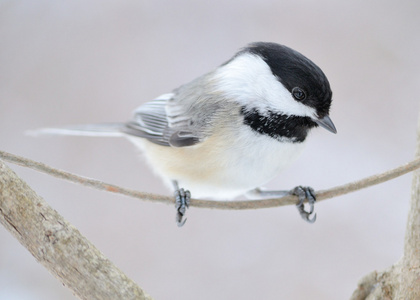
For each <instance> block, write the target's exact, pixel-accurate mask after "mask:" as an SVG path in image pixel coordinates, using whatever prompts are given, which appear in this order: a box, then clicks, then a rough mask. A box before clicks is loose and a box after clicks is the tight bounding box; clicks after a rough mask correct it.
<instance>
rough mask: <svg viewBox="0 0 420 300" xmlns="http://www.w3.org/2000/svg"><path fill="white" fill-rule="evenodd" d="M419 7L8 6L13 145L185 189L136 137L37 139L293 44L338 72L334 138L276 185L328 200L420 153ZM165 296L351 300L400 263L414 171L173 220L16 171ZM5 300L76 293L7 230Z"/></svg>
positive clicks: (89, 172) (0, 293) (3, 93)
mask: <svg viewBox="0 0 420 300" xmlns="http://www.w3.org/2000/svg"><path fill="white" fill-rule="evenodd" d="M419 9H420V2H419V1H408V0H403V1H379V0H376V1H362V0H358V1H333V0H320V1H310V0H307V1H295V0H293V1H292V0H290V1H274V0H273V1H269V0H265V1H250V0H248V1H208V2H198V1H170V0H167V1H139V0H137V1H134V0H131V1H130V0H125V1H94V0H89V1H80V0H79V1H77V0H76V1H60V0H59V1H42V0H40V1H18V0H14V1H11V0H10V1H9V0H0V108H1V110H0V116H1V118H0V140H1V142H0V145H1V147H0V149H1V150H3V151H8V152H12V153H15V154H18V155H22V156H25V157H28V158H31V159H34V160H37V161H41V162H44V163H46V164H49V165H51V166H54V167H57V168H60V169H64V170H67V171H70V172H74V173H77V174H80V175H83V176H88V177H92V178H97V179H101V180H104V181H107V182H111V183H114V184H119V185H122V186H125V187H129V188H133V189H137V190H141V191H147V192H153V193H159V194H167V195H169V194H171V192H170V191H168V190H166V189H165V188H164V187H163V185H162V184H161V182H160V181H159V180H158V179H157V178H155V177H154V176H153V174H152V172H151V171H150V170H149V169H148V168H147V167H146V166H145V164H144V163H143V162H142V160H141V159H140V160H139V159H138V153H137V151H136V150H135V149H134V148H133V146H132V145H131V144H130V143H129V142H127V141H125V140H123V139H121V140H120V139H113V138H96V139H93V138H81V137H79V138H78V137H53V138H51V137H50V138H37V139H35V138H32V137H28V136H25V135H24V131H26V130H29V129H34V128H39V127H46V126H54V125H55V126H58V125H67V124H78V123H89V122H106V121H126V120H128V119H129V118H130V116H131V112H132V110H133V109H134V108H135V107H137V106H138V105H140V104H141V103H144V102H146V101H148V100H151V99H153V98H154V97H156V96H158V95H160V94H163V93H166V92H168V91H171V90H172V89H173V88H176V87H177V86H179V85H181V84H183V83H185V82H187V81H189V80H191V79H193V78H195V77H197V76H199V75H201V74H203V73H205V72H207V71H209V70H211V69H213V68H215V67H217V66H218V65H219V64H221V63H223V62H224V61H226V60H227V59H229V58H230V57H231V56H232V55H233V54H234V53H235V52H236V51H237V50H238V49H239V48H241V47H243V46H244V45H246V44H247V43H249V42H252V41H272V42H278V43H282V44H285V45H288V46H290V47H292V48H295V49H296V50H298V51H300V52H302V53H303V54H304V55H306V56H308V57H309V58H310V59H312V60H313V61H314V62H315V63H316V64H318V65H319V66H320V67H321V68H322V69H323V70H324V72H325V73H326V74H327V76H328V78H329V80H330V83H331V86H332V89H333V92H334V101H333V105H332V111H331V114H330V115H331V117H332V119H333V121H334V123H335V125H336V127H337V129H338V134H337V135H333V134H330V133H328V132H327V131H325V130H314V131H313V133H312V134H311V137H310V139H309V142H308V145H307V148H306V151H305V152H304V154H303V155H302V157H301V158H300V159H299V160H298V161H297V163H295V164H294V165H293V167H291V168H290V169H288V170H287V171H286V172H284V173H283V174H279V177H278V178H277V179H276V180H274V181H273V182H271V183H270V184H269V185H268V187H271V188H280V189H288V188H292V187H294V186H296V185H300V184H303V185H311V186H313V187H314V188H315V189H325V188H328V187H332V186H335V185H339V184H343V183H346V182H348V181H352V180H356V179H359V178H362V177H365V176H368V175H371V174H374V173H378V172H382V171H385V170H387V169H390V168H393V167H395V166H397V165H400V164H402V163H405V162H407V161H409V160H411V159H412V157H413V154H414V147H415V139H416V124H417V116H418V111H419V99H420V96H419V93H418V90H419V89H418V87H419V86H420V76H419V72H418V70H419V67H420V59H419V58H418V53H420V51H419V50H420V35H419V29H420V10H419ZM12 167H13V169H14V170H15V171H16V172H17V173H18V175H20V176H21V177H22V178H23V179H25V180H26V181H27V182H28V183H29V184H30V185H31V186H32V188H33V189H34V190H35V191H36V192H37V193H38V194H40V195H41V196H42V197H44V199H45V200H46V201H47V202H48V203H49V204H50V205H51V206H52V207H53V208H55V209H56V210H57V211H58V212H60V213H61V214H62V215H63V216H64V217H65V218H66V219H67V220H69V221H70V222H71V223H72V224H74V225H75V226H76V227H77V228H78V229H79V230H80V231H81V232H82V233H83V234H84V235H85V236H86V237H87V238H88V239H90V240H91V241H92V242H93V243H94V244H95V245H96V246H97V247H98V248H99V249H100V250H101V251H102V252H103V253H104V254H105V255H106V256H107V257H109V258H110V259H111V260H112V261H113V262H114V263H115V264H116V265H117V266H118V267H120V268H121V269H122V270H123V271H124V272H126V274H127V275H128V276H129V277H131V278H132V279H133V280H134V281H136V282H137V283H138V284H139V285H140V286H141V287H142V288H144V289H145V291H146V292H147V293H149V294H150V295H152V296H153V297H154V298H155V299H160V300H162V299H163V300H164V299H188V300H195V299H200V300H207V299H322V300H328V299H331V300H333V299H347V298H349V297H350V295H351V293H352V292H353V290H354V289H355V288H356V284H357V281H358V280H359V279H360V278H361V277H362V276H364V275H365V274H366V273H368V272H370V271H373V270H375V269H376V270H382V269H384V268H386V267H388V266H390V265H391V264H393V263H394V262H395V261H396V260H398V259H399V258H400V256H401V254H402V248H403V238H404V231H405V222H406V216H407V211H408V201H409V197H410V183H411V175H405V176H403V177H401V178H398V179H396V180H393V181H391V182H387V183H385V184H382V185H380V186H376V187H373V188H369V189H366V190H363V191H360V192H357V193H353V194H350V195H347V196H344V197H339V198H336V199H332V200H328V201H325V202H322V203H319V204H318V205H317V206H316V211H317V214H318V220H317V222H316V223H315V224H314V225H309V224H307V223H305V222H303V221H302V220H301V218H300V217H299V215H298V213H297V212H296V209H295V208H294V207H285V208H275V209H265V210H257V211H217V210H204V209H195V208H191V209H190V210H189V211H188V222H187V224H186V225H185V226H184V227H183V228H181V229H179V228H177V227H176V225H175V222H174V209H173V207H171V206H165V205H161V204H153V203H143V202H140V201H138V200H134V199H130V198H127V197H123V196H118V195H114V194H110V193H105V192H99V191H96V190H92V189H89V188H85V187H82V186H79V185H74V184H70V183H68V182H64V181H61V180H58V179H56V178H52V177H50V176H47V175H44V174H41V173H37V172H35V171H32V170H28V169H25V168H20V167H16V166H12ZM0 299H6V300H9V299H12V300H14V299H19V300H26V299H28V300H29V299H30V300H32V299H64V300H67V299H75V297H74V296H73V295H72V294H71V292H70V291H69V290H67V289H66V288H65V287H63V286H62V285H61V284H60V283H59V282H58V281H57V280H56V279H55V278H53V276H52V275H50V274H49V273H48V272H47V271H46V270H45V269H44V268H43V267H42V266H41V265H40V264H38V263H37V262H36V261H35V259H34V258H33V257H32V256H31V255H30V254H29V253H28V252H27V251H26V250H25V249H24V248H23V247H22V246H20V244H19V243H18V242H17V241H16V240H15V239H14V238H13V237H12V236H11V234H9V233H8V232H7V231H6V230H5V229H4V228H3V227H0Z"/></svg>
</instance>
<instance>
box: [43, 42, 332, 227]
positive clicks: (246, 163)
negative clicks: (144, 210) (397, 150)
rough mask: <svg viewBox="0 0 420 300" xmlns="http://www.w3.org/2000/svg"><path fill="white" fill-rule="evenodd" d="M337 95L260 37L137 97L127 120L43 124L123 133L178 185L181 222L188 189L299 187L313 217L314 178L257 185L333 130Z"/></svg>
mask: <svg viewBox="0 0 420 300" xmlns="http://www.w3.org/2000/svg"><path fill="white" fill-rule="evenodd" d="M331 103H332V90H331V87H330V84H329V81H328V79H327V77H326V75H325V74H324V72H323V71H322V70H321V69H320V68H319V67H318V66H317V65H316V64H315V63H313V62H312V61H311V60H310V59H308V58H307V57H305V56H304V55H303V54H301V53H300V52H298V51H296V50H293V49H292V48H289V47H287V46H284V45H281V44H278V43H272V42H254V43H250V44H248V45H246V46H245V47H243V48H242V49H240V50H239V51H238V52H237V53H236V54H235V55H234V56H233V57H232V58H230V59H229V60H227V61H226V62H225V63H223V64H222V65H220V66H219V67H217V68H215V69H213V70H212V71H210V72H208V73H206V74H204V75H202V76H200V77H198V78H196V79H194V80H192V81H191V82H189V83H186V84H184V85H181V86H180V87H178V88H176V89H174V90H173V91H172V92H170V93H167V94H163V95H161V96H159V97H157V98H156V99H154V100H151V101H149V102H146V103H144V104H142V105H140V106H139V107H138V108H137V109H135V110H134V113H133V116H132V118H131V120H129V121H128V122H120V123H99V124H85V125H70V126H66V127H60V128H44V129H40V130H37V133H38V134H64V135H85V136H117V137H125V138H127V139H128V140H129V141H130V142H132V143H133V144H134V145H135V146H136V147H137V148H139V149H140V150H141V151H142V152H143V154H144V156H145V158H146V161H147V162H148V164H149V165H150V167H151V169H152V170H154V172H155V173H156V174H157V175H159V176H160V177H161V178H162V179H163V181H164V182H165V183H166V185H168V186H170V187H173V189H174V194H175V205H176V222H177V224H178V226H182V225H184V223H185V221H186V219H185V218H184V216H185V213H186V209H187V208H188V206H189V204H190V199H191V195H193V196H194V197H195V198H207V199H213V200H221V199H225V200H226V199H235V198H237V197H238V196H241V195H245V196H246V197H248V198H253V199H255V198H258V199H260V198H267V197H282V196H285V195H290V194H293V195H297V196H298V198H299V202H298V204H297V207H298V211H299V213H300V215H301V216H302V218H303V219H304V220H306V221H308V222H310V223H313V222H314V221H315V220H316V214H315V215H313V212H314V203H315V201H316V197H315V196H316V195H315V192H314V190H313V189H312V188H311V187H304V186H297V187H295V188H293V189H291V190H285V191H266V190H264V189H262V188H261V187H262V186H263V185H264V184H266V183H267V182H269V181H270V180H272V179H273V178H274V177H276V176H277V175H278V174H279V173H280V172H281V171H282V170H283V169H284V168H285V167H287V166H289V165H290V164H291V163H292V162H294V161H295V160H296V159H297V157H298V156H299V155H300V154H301V152H302V150H303V148H304V145H305V142H306V140H307V137H308V134H309V132H310V131H311V129H313V128H315V127H318V126H319V127H322V128H324V129H326V130H328V131H330V132H332V133H337V130H336V128H335V125H334V123H333V122H332V120H331V118H330V116H329V112H330V107H331ZM305 201H308V202H309V204H310V210H309V211H306V210H305V208H304V202H305ZM312 215H313V217H312V218H310V216H312Z"/></svg>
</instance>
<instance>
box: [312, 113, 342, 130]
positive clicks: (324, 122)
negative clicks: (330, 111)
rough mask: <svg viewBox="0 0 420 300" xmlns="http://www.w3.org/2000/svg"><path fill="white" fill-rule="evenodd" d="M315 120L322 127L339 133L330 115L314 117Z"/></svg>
mask: <svg viewBox="0 0 420 300" xmlns="http://www.w3.org/2000/svg"><path fill="white" fill-rule="evenodd" d="M314 122H315V123H317V124H318V125H319V126H321V127H322V128H325V129H327V130H328V131H330V132H332V133H337V129H335V126H334V123H333V121H331V118H330V116H329V115H326V116H325V117H323V118H322V119H314Z"/></svg>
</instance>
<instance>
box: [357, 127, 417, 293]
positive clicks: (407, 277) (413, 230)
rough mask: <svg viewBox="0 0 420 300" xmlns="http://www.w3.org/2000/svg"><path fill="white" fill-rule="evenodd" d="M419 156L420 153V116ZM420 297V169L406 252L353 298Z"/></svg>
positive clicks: (362, 283)
mask: <svg viewBox="0 0 420 300" xmlns="http://www.w3.org/2000/svg"><path fill="white" fill-rule="evenodd" d="M416 157H420V119H419V124H418V129H417V150H416ZM362 299H367V300H373V299H381V300H382V299H385V300H387V299H398V300H399V299H401V300H411V299H413V300H414V299H420V170H416V171H415V172H414V174H413V182H412V186H411V203H410V211H409V213H408V218H407V228H406V233H405V240H404V254H403V256H402V258H401V259H400V260H399V261H397V262H396V263H395V264H394V265H393V266H391V267H390V268H388V269H387V270H385V271H382V272H376V271H374V272H372V273H370V274H368V275H366V276H365V277H364V278H362V279H361V280H360V282H359V284H358V288H357V289H356V290H355V291H354V293H353V295H352V297H351V300H362Z"/></svg>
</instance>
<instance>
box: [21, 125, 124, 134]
mask: <svg viewBox="0 0 420 300" xmlns="http://www.w3.org/2000/svg"><path fill="white" fill-rule="evenodd" d="M124 126H125V125H124V123H101V124H84V125H72V126H65V127H58V128H40V129H35V130H30V131H27V132H26V134H28V135H31V136H40V135H75V136H108V137H112V136H115V137H118V136H123V135H124V133H123V132H121V129H122V128H124Z"/></svg>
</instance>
